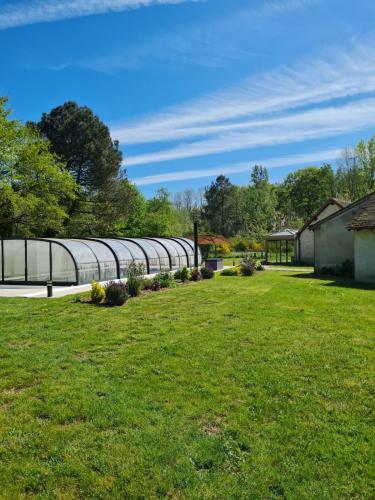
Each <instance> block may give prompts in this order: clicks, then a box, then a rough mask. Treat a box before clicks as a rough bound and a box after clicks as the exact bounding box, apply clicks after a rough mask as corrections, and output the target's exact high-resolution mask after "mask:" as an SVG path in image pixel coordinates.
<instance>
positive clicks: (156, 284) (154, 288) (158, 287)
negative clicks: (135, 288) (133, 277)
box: [151, 279, 161, 292]
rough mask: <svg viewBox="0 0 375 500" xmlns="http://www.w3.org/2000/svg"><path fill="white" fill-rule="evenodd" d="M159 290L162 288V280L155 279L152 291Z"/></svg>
mask: <svg viewBox="0 0 375 500" xmlns="http://www.w3.org/2000/svg"><path fill="white" fill-rule="evenodd" d="M159 290H161V285H160V281H159V280H158V279H153V280H152V285H151V291H152V292H159Z"/></svg>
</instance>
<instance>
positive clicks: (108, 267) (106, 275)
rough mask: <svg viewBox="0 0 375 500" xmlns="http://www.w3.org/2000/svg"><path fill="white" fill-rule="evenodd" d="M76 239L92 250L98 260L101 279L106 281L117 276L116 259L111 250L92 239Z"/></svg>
mask: <svg viewBox="0 0 375 500" xmlns="http://www.w3.org/2000/svg"><path fill="white" fill-rule="evenodd" d="M76 241H80V242H81V243H83V244H84V245H87V246H88V247H90V249H91V250H92V251H93V252H94V254H95V256H96V258H97V259H98V261H99V267H100V280H101V281H108V280H112V279H116V278H117V263H116V259H115V256H114V255H113V253H112V252H111V250H110V249H109V248H108V247H107V246H106V245H104V244H103V243H100V242H99V241H94V240H76Z"/></svg>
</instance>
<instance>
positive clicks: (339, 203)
mask: <svg viewBox="0 0 375 500" xmlns="http://www.w3.org/2000/svg"><path fill="white" fill-rule="evenodd" d="M329 205H337V206H338V207H339V209H341V208H345V207H347V206H348V205H350V201H345V200H339V199H338V198H334V197H332V198H329V199H328V200H327V201H326V202H325V203H324V205H323V206H321V207H320V208H319V210H317V211H316V212H315V213H314V215H312V216H311V217H310V219H308V221H307V222H306V223H305V224H304V225H303V226H302V227H301V229H300V230H299V231H298V234H297V236H299V235H300V234H301V233H303V231H304V230H305V229H307V228H308V227H309V226H311V225H312V224H313V223H314V221H316V219H317V218H318V217H319V215H320V214H321V213H322V212H323V210H325V209H326V208H327V207H328V206H329Z"/></svg>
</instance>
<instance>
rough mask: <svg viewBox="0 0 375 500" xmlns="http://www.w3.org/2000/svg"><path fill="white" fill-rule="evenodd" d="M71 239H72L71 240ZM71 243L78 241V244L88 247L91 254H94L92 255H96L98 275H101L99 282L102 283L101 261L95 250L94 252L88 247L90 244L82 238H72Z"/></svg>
mask: <svg viewBox="0 0 375 500" xmlns="http://www.w3.org/2000/svg"><path fill="white" fill-rule="evenodd" d="M69 239H70V238H69ZM71 241H78V242H80V243H82V245H85V246H87V248H88V249H89V250H90V252H92V253H93V254H94V257H95V259H96V263H97V264H98V275H99V281H101V278H102V277H101V274H102V273H101V270H100V264H99V259H98V256H97V255H96V253H95V252H94V250H93V249H92V248H90V247H89V246H88V244H87V243H85V242H84V241H82V240H81V239H80V238H71Z"/></svg>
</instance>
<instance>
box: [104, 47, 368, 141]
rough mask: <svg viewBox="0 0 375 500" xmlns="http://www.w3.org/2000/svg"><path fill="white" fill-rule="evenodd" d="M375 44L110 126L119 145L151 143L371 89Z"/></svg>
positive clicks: (235, 125) (237, 126) (209, 131)
mask: <svg viewBox="0 0 375 500" xmlns="http://www.w3.org/2000/svg"><path fill="white" fill-rule="evenodd" d="M374 66H375V43H374V41H373V40H369V41H366V42H364V43H360V44H358V45H356V46H355V47H354V48H352V49H351V50H348V51H347V52H346V51H345V52H343V51H336V50H333V51H332V52H331V54H330V56H329V57H328V58H327V60H326V61H324V60H321V59H319V60H315V61H311V60H310V61H308V62H304V63H301V64H298V65H295V66H292V67H281V68H278V69H276V70H274V71H271V72H269V73H266V74H263V75H257V76H252V77H251V78H249V79H247V80H245V81H244V82H242V83H241V84H240V85H237V86H234V87H232V88H229V89H226V90H224V91H219V92H216V93H213V94H211V95H206V96H203V97H202V98H199V99H195V100H192V101H189V102H187V103H185V104H182V105H179V106H176V107H174V108H170V109H167V110H165V111H163V112H160V113H156V114H154V115H149V116H146V117H144V118H141V119H139V120H136V121H133V122H130V123H128V124H124V125H121V126H114V127H112V133H113V136H114V137H116V138H117V139H118V140H119V141H120V142H121V143H122V144H127V145H130V144H141V143H153V142H159V141H160V142H161V141H170V140H173V141H175V140H181V139H188V138H194V137H202V136H209V135H214V134H218V133H224V132H225V131H228V132H230V131H232V130H234V129H241V128H244V127H245V128H246V127H247V126H248V123H247V121H245V122H242V120H244V119H246V120H248V119H249V118H252V117H254V116H256V115H259V114H267V113H280V112H288V111H291V110H293V109H296V108H298V107H303V106H311V105H316V104H318V103H324V102H328V101H330V100H332V99H338V98H348V97H350V98H351V97H353V96H357V95H360V94H363V93H367V92H374V91H375V73H374V70H373V68H374Z"/></svg>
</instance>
